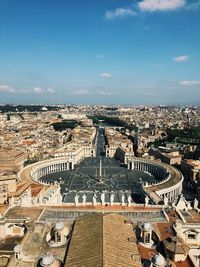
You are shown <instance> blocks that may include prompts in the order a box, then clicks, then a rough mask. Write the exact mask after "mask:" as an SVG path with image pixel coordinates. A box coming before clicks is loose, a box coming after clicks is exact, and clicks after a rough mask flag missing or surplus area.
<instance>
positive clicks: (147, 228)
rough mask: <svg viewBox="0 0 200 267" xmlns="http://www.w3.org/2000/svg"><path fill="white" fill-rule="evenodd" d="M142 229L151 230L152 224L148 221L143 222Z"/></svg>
mask: <svg viewBox="0 0 200 267" xmlns="http://www.w3.org/2000/svg"><path fill="white" fill-rule="evenodd" d="M142 229H143V230H144V231H151V230H152V226H151V224H150V223H149V222H144V223H143V225H142Z"/></svg>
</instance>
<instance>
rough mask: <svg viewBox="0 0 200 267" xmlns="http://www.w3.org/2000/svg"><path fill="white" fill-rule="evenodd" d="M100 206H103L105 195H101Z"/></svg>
mask: <svg viewBox="0 0 200 267" xmlns="http://www.w3.org/2000/svg"><path fill="white" fill-rule="evenodd" d="M101 205H102V206H104V205H105V193H101Z"/></svg>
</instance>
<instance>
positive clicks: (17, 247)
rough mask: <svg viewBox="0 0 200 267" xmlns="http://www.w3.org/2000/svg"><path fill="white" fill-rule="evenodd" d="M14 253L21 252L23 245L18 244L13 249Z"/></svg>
mask: <svg viewBox="0 0 200 267" xmlns="http://www.w3.org/2000/svg"><path fill="white" fill-rule="evenodd" d="M13 251H14V253H21V252H22V245H20V244H18V245H16V246H15V247H14V249H13Z"/></svg>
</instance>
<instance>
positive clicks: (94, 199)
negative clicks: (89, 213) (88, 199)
mask: <svg viewBox="0 0 200 267" xmlns="http://www.w3.org/2000/svg"><path fill="white" fill-rule="evenodd" d="M92 200H93V205H94V206H95V205H96V204H97V195H96V193H94V195H93V197H92Z"/></svg>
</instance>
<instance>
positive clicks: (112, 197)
mask: <svg viewBox="0 0 200 267" xmlns="http://www.w3.org/2000/svg"><path fill="white" fill-rule="evenodd" d="M114 198H115V195H114V194H111V196H110V205H111V206H112V205H113V203H114Z"/></svg>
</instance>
